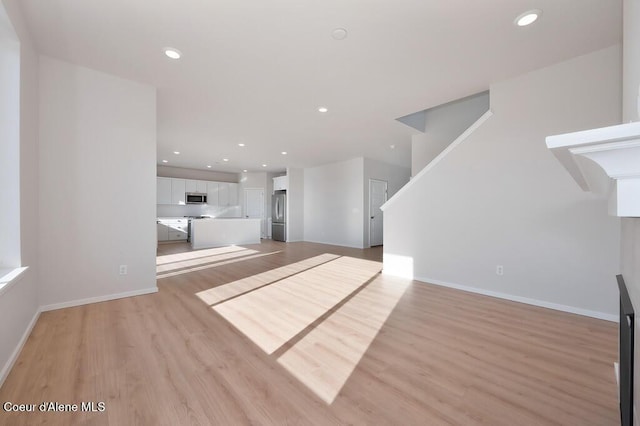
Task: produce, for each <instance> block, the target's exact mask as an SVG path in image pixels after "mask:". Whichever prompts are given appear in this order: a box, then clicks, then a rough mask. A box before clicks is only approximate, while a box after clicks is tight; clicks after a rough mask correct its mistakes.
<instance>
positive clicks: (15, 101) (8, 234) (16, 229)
mask: <svg viewBox="0 0 640 426" xmlns="http://www.w3.org/2000/svg"><path fill="white" fill-rule="evenodd" d="M0 94H1V95H0V141H1V142H0V191H1V192H0V194H2V200H3V205H2V210H1V211H0V229H2V232H0V234H1V235H0V268H3V267H5V268H13V267H18V266H20V203H19V200H20V187H19V182H20V42H19V41H18V36H17V35H16V33H15V31H14V29H13V25H12V24H11V21H10V20H9V17H8V16H7V14H6V13H5V10H4V8H0Z"/></svg>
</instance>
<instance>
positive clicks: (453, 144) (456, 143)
mask: <svg viewBox="0 0 640 426" xmlns="http://www.w3.org/2000/svg"><path fill="white" fill-rule="evenodd" d="M492 115H493V112H491V110H489V111H487V112H485V113H484V114H482V115H481V116H480V118H478V119H477V120H476V121H475V123H473V124H472V125H471V126H469V127H468V128H467V130H465V131H464V132H462V134H461V135H460V136H458V137H457V138H456V139H455V140H454V141H453V142H451V143H450V144H449V146H447V147H446V148H445V149H444V150H443V151H442V152H441V153H440V154H438V155H437V156H436V158H434V159H433V160H431V162H430V163H429V164H427V165H426V166H425V167H424V168H423V169H422V170H420V171H419V172H418V174H417V175H415V176H414V177H413V178H411V180H410V181H409V183H407V184H406V185H405V186H403V187H402V188H400V190H399V191H398V192H396V193H395V194H394V195H393V197H391V198H390V199H389V200H388V201H387V202H386V203H384V204H383V205H382V207H380V210H382V211H385V209H386V208H387V207H389V206H390V205H392V204H393V203H394V202H395V200H397V199H398V198H399V197H400V196H401V195H402V194H404V193H405V192H406V191H408V190H409V188H411V187H412V186H413V185H414V184H415V182H416V181H417V180H418V179H420V178H421V177H422V176H424V175H425V174H427V173H429V171H430V170H431V169H433V168H434V167H435V166H436V165H437V164H438V163H439V162H440V161H442V159H443V158H444V157H446V156H447V155H448V154H449V153H450V152H451V151H453V150H454V149H455V148H457V147H458V146H459V145H460V144H462V142H464V141H465V140H466V139H467V138H468V137H469V136H470V135H471V134H472V133H473V132H475V131H476V129H477V128H478V127H480V126H481V125H482V124H483V123H484V122H485V121H487V120H488V119H489V117H491V116H492Z"/></svg>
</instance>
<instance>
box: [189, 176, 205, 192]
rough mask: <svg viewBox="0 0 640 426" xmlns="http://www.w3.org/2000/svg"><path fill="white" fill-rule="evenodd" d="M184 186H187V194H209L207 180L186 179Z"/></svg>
mask: <svg viewBox="0 0 640 426" xmlns="http://www.w3.org/2000/svg"><path fill="white" fill-rule="evenodd" d="M184 184H185V192H197V193H199V194H206V193H207V181H206V180H193V179H185V181H184Z"/></svg>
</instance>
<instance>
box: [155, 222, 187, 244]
mask: <svg viewBox="0 0 640 426" xmlns="http://www.w3.org/2000/svg"><path fill="white" fill-rule="evenodd" d="M156 223H157V228H158V241H181V240H186V239H187V236H188V231H189V220H188V219H177V218H158V220H157V221H156Z"/></svg>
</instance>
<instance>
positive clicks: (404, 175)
mask: <svg viewBox="0 0 640 426" xmlns="http://www.w3.org/2000/svg"><path fill="white" fill-rule="evenodd" d="M410 172H411V171H410V170H409V169H408V168H406V167H399V166H394V165H391V164H387V163H382V162H380V161H376V160H371V159H369V158H365V159H364V179H363V182H362V183H363V197H364V201H363V202H364V204H363V205H364V208H363V215H362V221H363V237H362V238H363V244H364V247H370V244H369V225H370V223H371V220H370V217H371V214H370V212H369V207H370V206H369V179H377V180H384V181H386V182H387V197H388V198H391V197H393V196H394V195H395V193H396V192H398V191H399V190H400V188H402V187H403V186H404V185H405V184H406V183H407V182H409V175H410Z"/></svg>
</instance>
